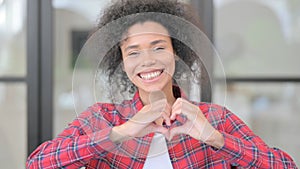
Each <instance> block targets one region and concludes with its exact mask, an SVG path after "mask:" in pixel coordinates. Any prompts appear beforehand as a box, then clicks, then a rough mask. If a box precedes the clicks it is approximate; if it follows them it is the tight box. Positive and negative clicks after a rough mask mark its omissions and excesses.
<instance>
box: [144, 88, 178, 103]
mask: <svg viewBox="0 0 300 169" xmlns="http://www.w3.org/2000/svg"><path fill="white" fill-rule="evenodd" d="M161 92H163V93H164V95H165V97H166V99H167V102H168V103H169V105H171V106H172V105H173V103H174V102H175V100H176V98H175V97H174V93H173V88H172V87H169V88H167V89H163V90H162V91H161ZM150 93H151V92H148V91H145V90H142V89H139V95H140V98H141V100H142V102H143V104H144V105H148V104H150V102H151V101H150V99H149V96H150Z"/></svg>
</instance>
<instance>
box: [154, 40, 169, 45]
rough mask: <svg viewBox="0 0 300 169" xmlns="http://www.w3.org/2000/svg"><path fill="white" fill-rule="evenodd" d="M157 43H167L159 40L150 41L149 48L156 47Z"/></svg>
mask: <svg viewBox="0 0 300 169" xmlns="http://www.w3.org/2000/svg"><path fill="white" fill-rule="evenodd" d="M159 43H167V41H165V40H162V39H159V40H155V41H152V42H151V43H150V44H151V46H153V45H156V44H159Z"/></svg>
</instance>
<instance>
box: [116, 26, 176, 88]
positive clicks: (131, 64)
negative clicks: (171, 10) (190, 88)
mask: <svg viewBox="0 0 300 169" xmlns="http://www.w3.org/2000/svg"><path fill="white" fill-rule="evenodd" d="M120 47H121V52H122V57H123V64H124V70H125V72H126V74H127V76H128V77H129V79H130V80H131V81H132V82H133V84H134V85H135V86H137V87H138V89H139V90H143V91H145V92H151V91H156V90H162V91H164V90H166V89H167V88H169V87H170V88H172V76H173V74H174V71H175V58H174V52H173V46H172V42H171V38H170V37H169V33H168V31H167V29H166V28H165V27H163V26H162V25H161V24H159V23H156V22H153V21H146V22H143V23H136V24H134V25H133V26H131V27H130V28H129V29H128V31H127V34H125V35H124V40H123V41H122V43H121V46H120Z"/></svg>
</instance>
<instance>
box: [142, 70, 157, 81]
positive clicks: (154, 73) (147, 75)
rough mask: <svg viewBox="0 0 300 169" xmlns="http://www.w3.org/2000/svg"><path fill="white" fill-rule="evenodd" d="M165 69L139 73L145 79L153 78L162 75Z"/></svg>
mask: <svg viewBox="0 0 300 169" xmlns="http://www.w3.org/2000/svg"><path fill="white" fill-rule="evenodd" d="M162 72H163V70H156V71H152V72H143V73H139V74H138V76H139V77H140V78H142V79H143V80H152V79H155V78H157V77H158V76H160V75H161V74H162Z"/></svg>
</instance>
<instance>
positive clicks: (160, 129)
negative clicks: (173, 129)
mask: <svg viewBox="0 0 300 169" xmlns="http://www.w3.org/2000/svg"><path fill="white" fill-rule="evenodd" d="M145 130H147V134H149V133H156V132H157V133H162V134H165V133H167V132H168V129H167V128H165V127H163V126H160V125H156V124H154V123H151V124H149V125H148V126H147V127H146V128H145Z"/></svg>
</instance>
